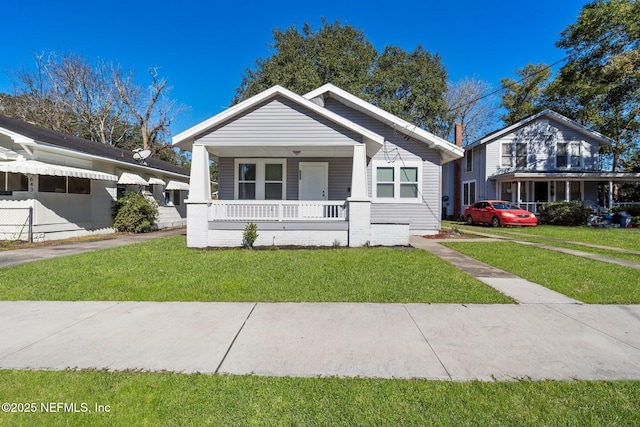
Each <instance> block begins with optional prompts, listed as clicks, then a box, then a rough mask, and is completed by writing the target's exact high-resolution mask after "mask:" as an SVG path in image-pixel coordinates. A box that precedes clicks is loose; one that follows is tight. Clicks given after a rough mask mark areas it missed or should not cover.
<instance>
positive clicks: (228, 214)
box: [209, 200, 347, 222]
mask: <svg viewBox="0 0 640 427" xmlns="http://www.w3.org/2000/svg"><path fill="white" fill-rule="evenodd" d="M346 218H347V206H346V202H345V201H342V200H336V201H328V202H325V201H301V200H213V202H212V204H211V208H210V209H209V221H280V222H282V221H345V220H346Z"/></svg>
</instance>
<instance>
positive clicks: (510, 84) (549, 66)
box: [447, 53, 575, 113]
mask: <svg viewBox="0 0 640 427" xmlns="http://www.w3.org/2000/svg"><path fill="white" fill-rule="evenodd" d="M574 55H575V53H573V54H571V55H569V56H565V57H564V58H562V59H560V60H558V61H556V62H554V63H553V64H551V65H547V66H545V67H544V68H542V69H540V70H538V71H536V72H535V73H531V74H527V75H526V76H524V77H523V78H521V79H520V80H518V81H515V82H512V83H509V84H508V85H506V86H500V88H498V89H496V90H494V91H492V92H489V93H486V94H484V95H480V96H479V97H477V98H474V99H472V100H471V101H468V102H466V103H464V104H460V105H456V106H455V107H452V108H449V110H447V112H448V113H450V112H452V111H455V110H458V109H460V108H463V107H466V106H468V105H471V104H474V103H476V102H478V101H481V100H483V99H485V98H488V97H490V96H493V95H495V94H496V93H499V92H502V91H503V90H505V89H509V88H510V87H512V86H514V85H517V84H518V83H522V82H523V81H525V80H527V79H529V78H531V77H534V76H537V75H538V74H540V73H542V72H543V71H547V70H548V69H550V68H552V67H554V66H556V65H558V64H559V63H561V62H564V61H566V60H567V59H569V58H571V57H572V56H574Z"/></svg>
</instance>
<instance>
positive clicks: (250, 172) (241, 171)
mask: <svg viewBox="0 0 640 427" xmlns="http://www.w3.org/2000/svg"><path fill="white" fill-rule="evenodd" d="M234 180H235V189H234V193H235V194H234V195H235V199H236V200H284V199H285V198H286V197H285V190H286V160H284V159H236V160H235V177H234Z"/></svg>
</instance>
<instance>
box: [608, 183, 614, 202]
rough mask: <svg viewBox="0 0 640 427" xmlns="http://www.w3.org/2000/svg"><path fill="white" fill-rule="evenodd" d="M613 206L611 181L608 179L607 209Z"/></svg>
mask: <svg viewBox="0 0 640 427" xmlns="http://www.w3.org/2000/svg"><path fill="white" fill-rule="evenodd" d="M611 206H613V181H609V206H607V207H608V208H609V209H611Z"/></svg>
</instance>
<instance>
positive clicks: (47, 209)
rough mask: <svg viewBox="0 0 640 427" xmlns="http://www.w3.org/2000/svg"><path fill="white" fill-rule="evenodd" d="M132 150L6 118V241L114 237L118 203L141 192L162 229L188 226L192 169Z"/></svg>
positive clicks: (1, 173) (0, 229)
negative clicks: (153, 204)
mask: <svg viewBox="0 0 640 427" xmlns="http://www.w3.org/2000/svg"><path fill="white" fill-rule="evenodd" d="M133 154H134V153H132V152H131V151H127V150H122V149H119V148H114V147H111V146H108V145H104V144H100V143H97V142H93V141H87V140H84V139H81V138H76V137H73V136H69V135H66V134H63V133H60V132H55V131H52V130H50V129H45V128H42V127H39V126H35V125H32V124H29V123H25V122H23V121H20V120H15V119H11V118H8V117H4V116H0V239H21V240H25V239H26V236H28V231H29V228H30V229H31V231H32V234H31V236H32V238H33V239H34V240H36V241H43V240H53V239H64V238H68V237H75V236H82V235H88V234H99V233H111V232H113V228H111V227H112V226H113V205H114V201H115V200H116V199H117V198H118V197H119V196H121V195H123V194H124V193H125V192H126V191H134V190H135V191H137V190H142V191H144V192H145V194H146V195H147V196H148V197H153V198H155V199H156V201H157V202H158V205H159V219H158V226H159V227H167V226H178V225H184V224H185V223H186V207H185V205H184V203H183V200H184V198H185V197H186V194H187V191H188V189H189V184H188V179H189V176H188V174H189V173H188V171H187V170H185V169H182V168H179V167H177V166H174V165H171V164H169V163H167V162H163V161H160V160H156V159H152V158H148V159H146V161H144V162H142V161H139V160H135V159H134V157H133Z"/></svg>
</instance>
